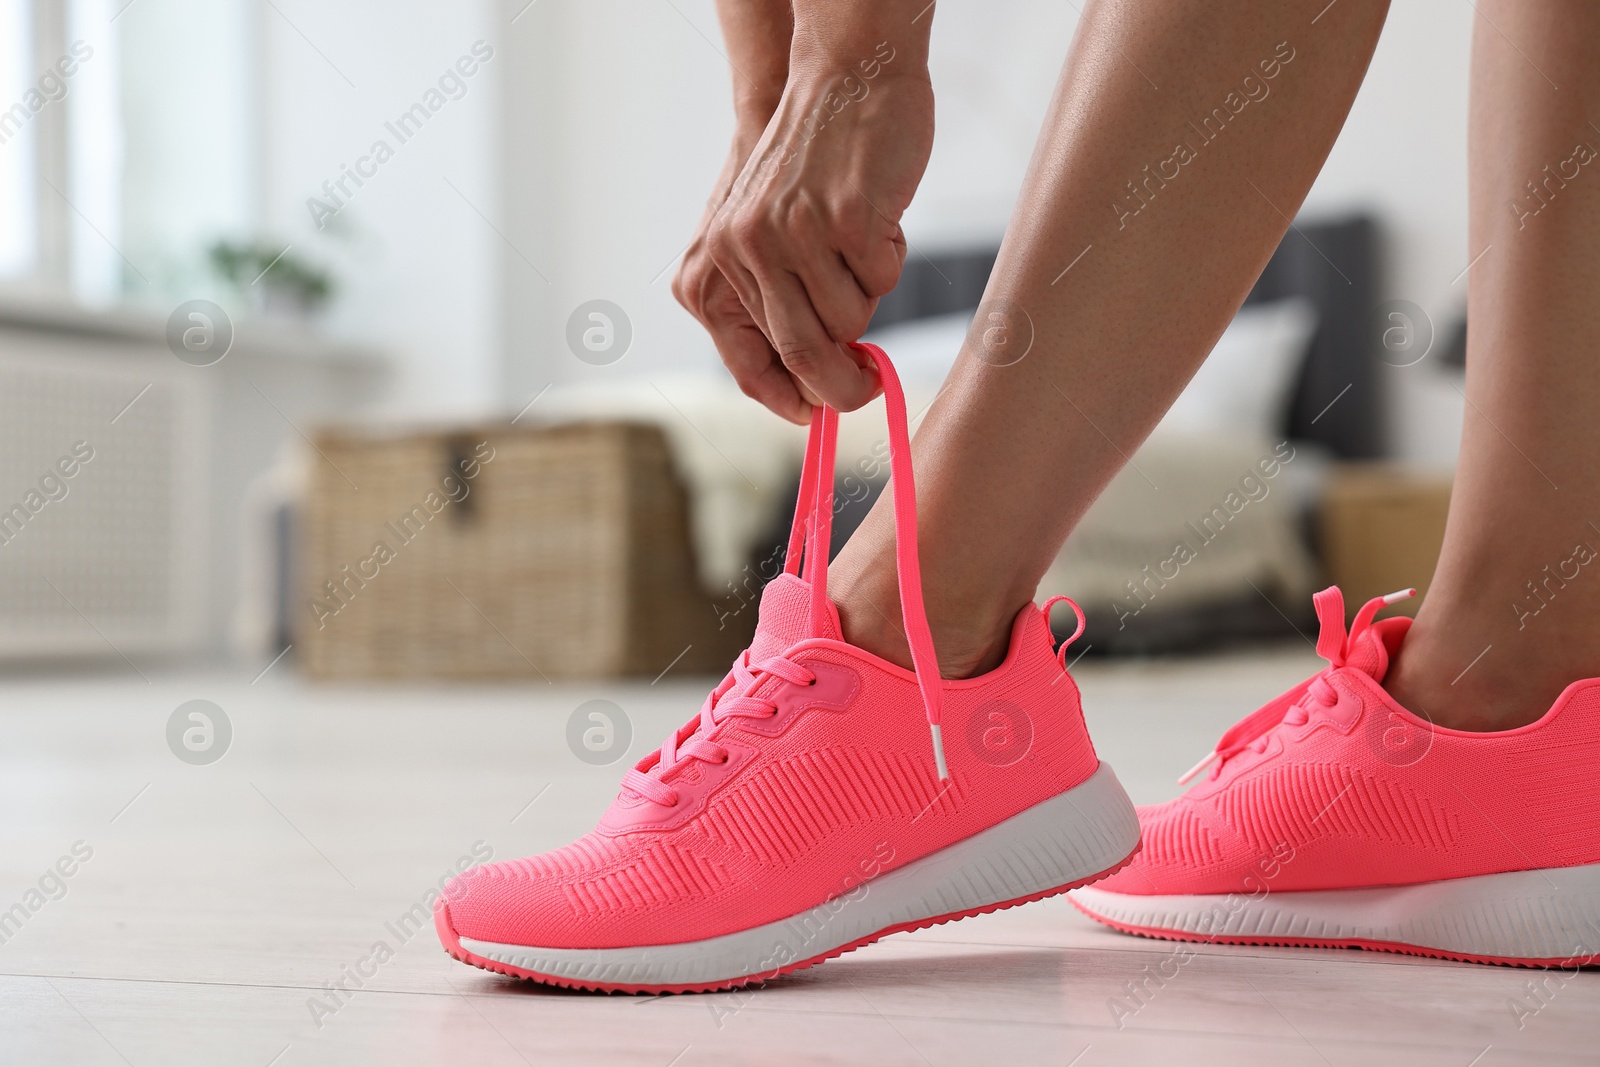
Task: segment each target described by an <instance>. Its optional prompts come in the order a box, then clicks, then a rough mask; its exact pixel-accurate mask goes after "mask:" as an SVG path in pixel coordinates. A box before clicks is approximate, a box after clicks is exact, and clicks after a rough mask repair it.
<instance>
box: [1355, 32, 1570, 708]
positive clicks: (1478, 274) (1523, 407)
mask: <svg viewBox="0 0 1600 1067" xmlns="http://www.w3.org/2000/svg"><path fill="white" fill-rule="evenodd" d="M1478 10H1479V12H1480V16H1479V19H1478V23H1477V26H1476V29H1475V30H1474V40H1473V50H1472V119H1471V128H1470V136H1469V149H1470V151H1469V156H1470V160H1469V163H1470V182H1471V196H1472V209H1471V210H1472V217H1471V225H1470V227H1469V231H1470V234H1471V240H1470V244H1469V248H1470V252H1471V254H1472V255H1477V254H1478V253H1479V252H1481V251H1483V250H1484V249H1485V248H1488V252H1487V253H1485V254H1484V256H1483V258H1482V259H1481V260H1480V261H1478V263H1477V265H1476V266H1474V267H1473V268H1472V273H1471V275H1470V283H1469V291H1468V300H1469V307H1470V313H1469V318H1470V321H1471V323H1472V327H1471V333H1470V335H1469V340H1468V346H1467V353H1468V354H1467V367H1468V369H1467V390H1466V394H1467V417H1466V425H1465V428H1464V431H1463V434H1462V444H1461V461H1460V464H1459V466H1458V467H1457V470H1456V479H1455V490H1454V494H1453V496H1452V498H1451V501H1450V520H1449V523H1448V526H1447V529H1446V533H1445V543H1444V552H1443V554H1442V556H1441V558H1440V560H1439V567H1438V570H1437V571H1436V572H1435V575H1434V581H1433V585H1432V586H1431V587H1430V589H1429V591H1428V597H1427V600H1426V602H1425V603H1424V604H1423V605H1422V607H1421V609H1420V610H1419V611H1418V614H1417V622H1416V627H1415V629H1413V630H1412V632H1411V635H1410V636H1409V637H1408V638H1407V640H1406V645H1405V648H1404V650H1403V654H1402V655H1401V656H1400V658H1399V660H1398V661H1397V662H1396V664H1395V670H1394V673H1393V674H1392V675H1391V676H1390V679H1389V680H1388V681H1387V683H1386V684H1387V687H1388V688H1389V691H1390V693H1391V694H1392V695H1394V696H1395V698H1396V699H1398V700H1399V701H1400V702H1401V703H1402V704H1404V705H1406V706H1408V707H1411V708H1412V709H1413V710H1416V711H1419V712H1425V713H1426V714H1428V715H1429V716H1431V717H1432V718H1433V719H1434V720H1435V721H1436V722H1439V723H1441V724H1444V725H1449V726H1455V727H1458V728H1462V729H1485V730H1493V729H1503V728H1508V727H1512V726H1519V725H1523V724H1526V723H1529V722H1532V721H1533V720H1535V719H1537V718H1538V717H1539V716H1540V715H1542V714H1543V713H1544V712H1545V711H1546V710H1547V709H1548V708H1549V706H1550V704H1551V702H1552V701H1553V700H1554V699H1555V698H1556V697H1557V696H1558V695H1559V694H1560V692H1561V690H1562V689H1563V688H1564V687H1565V686H1566V685H1567V684H1568V683H1569V682H1572V681H1576V680H1577V679H1579V678H1585V677H1593V676H1595V675H1600V561H1596V559H1595V554H1596V551H1597V550H1600V244H1597V242H1596V240H1595V236H1596V234H1597V233H1600V153H1597V152H1596V148H1600V130H1597V129H1596V128H1595V126H1593V125H1592V124H1591V121H1593V120H1600V7H1597V6H1596V5H1594V4H1591V3H1586V2H1584V0H1564V2H1547V3H1540V4H1524V3H1517V2H1516V0H1480V2H1479V4H1478ZM1513 42H1514V43H1513ZM1535 65H1537V66H1535ZM1552 83H1553V84H1552ZM1556 87H1559V88H1556ZM1580 146H1582V147H1581V148H1580ZM1578 157H1586V158H1587V162H1581V163H1580V162H1579V158H1578ZM1546 167H1548V168H1549V169H1548V171H1547V170H1546ZM1529 182H1532V183H1533V184H1534V185H1535V186H1536V187H1537V193H1535V192H1534V191H1531V190H1530V188H1529V186H1528V184H1527V183H1529ZM1535 212H1536V213H1535ZM1585 560H1589V561H1593V562H1588V563H1585V562H1584V561H1585ZM1530 583H1531V585H1530ZM1480 654H1481V658H1479V657H1480ZM1463 671H1464V672H1465V673H1463Z"/></svg>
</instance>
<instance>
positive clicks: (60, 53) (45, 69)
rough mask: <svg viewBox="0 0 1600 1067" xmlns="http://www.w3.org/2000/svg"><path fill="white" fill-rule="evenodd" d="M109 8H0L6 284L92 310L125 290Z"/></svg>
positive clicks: (1, 227)
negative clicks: (67, 297)
mask: <svg viewBox="0 0 1600 1067" xmlns="http://www.w3.org/2000/svg"><path fill="white" fill-rule="evenodd" d="M116 2H117V0H0V281H3V282H4V283H6V284H9V285H12V286H19V285H20V286H26V287H28V288H38V289H48V290H55V291H58V292H61V293H63V294H67V293H70V294H72V295H75V296H77V297H78V298H79V299H81V300H84V301H86V302H90V303H105V302H109V301H112V300H115V299H117V298H118V297H119V296H120V294H121V292H122V290H123V288H124V271H125V269H126V265H125V264H124V262H123V260H122V257H121V254H120V253H119V252H118V251H117V244H118V241H119V234H120V231H121V210H120V207H121V188H122V180H121V175H122V123H121V113H120V108H119V95H118V92H117V73H118V72H117V59H118V55H119V51H120V50H119V48H118V47H117V26H116V19H117V17H118V16H119V15H120V13H121V11H120V9H119V8H116V7H113V3H116ZM121 2H123V3H125V2H126V0H121Z"/></svg>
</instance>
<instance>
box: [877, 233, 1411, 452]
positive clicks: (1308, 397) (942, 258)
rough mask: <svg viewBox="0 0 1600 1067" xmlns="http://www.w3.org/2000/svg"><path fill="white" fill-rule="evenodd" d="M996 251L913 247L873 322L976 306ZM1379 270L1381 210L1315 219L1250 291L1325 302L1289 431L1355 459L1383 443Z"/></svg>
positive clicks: (1251, 299)
mask: <svg viewBox="0 0 1600 1067" xmlns="http://www.w3.org/2000/svg"><path fill="white" fill-rule="evenodd" d="M995 253H996V250H995V249H994V248H987V249H977V250H973V251H967V252H956V253H949V254H941V255H934V256H931V257H924V256H919V255H917V254H916V253H913V254H912V255H911V256H909V257H908V258H907V259H906V265H905V271H904V273H902V274H901V276H900V284H899V285H898V286H896V287H895V290H894V291H893V292H891V293H889V294H888V295H887V296H885V297H884V298H883V300H882V301H881V302H880V303H879V304H878V310H877V314H875V315H874V316H873V319H872V325H873V326H889V325H893V324H894V323H897V322H906V321H909V320H912V319H921V318H928V317H930V316H933V315H943V314H948V313H951V312H956V311H971V310H974V309H976V308H977V306H978V303H979V302H980V300H981V299H982V297H983V288H984V285H985V284H987V282H988V280H989V271H990V270H991V269H993V267H994V261H995ZM1377 272H1378V232H1377V225H1376V223H1375V222H1374V221H1373V220H1372V218H1370V217H1369V216H1366V215H1354V216H1349V217H1346V218H1341V219H1333V220H1328V221H1324V222H1312V223H1305V224H1303V225H1297V226H1296V228H1294V229H1292V230H1290V231H1289V233H1288V235H1287V236H1285V237H1284V239H1283V242H1282V243H1281V244H1280V245H1279V246H1278V249H1277V251H1276V252H1274V253H1273V255H1272V259H1271V261H1270V262H1268V263H1267V266H1266V269H1265V270H1263V271H1262V272H1261V277H1260V278H1259V279H1257V281H1256V284H1255V288H1253V289H1252V290H1251V291H1250V295H1249V296H1248V297H1247V298H1246V299H1245V303H1247V304H1249V303H1255V302H1258V301H1263V300H1281V299H1284V298H1286V297H1291V296H1304V297H1306V298H1308V299H1309V300H1310V301H1311V302H1312V303H1313V304H1315V305H1316V308H1317V333H1316V336H1315V338H1314V339H1313V340H1312V342H1311V348H1310V350H1309V352H1308V353H1307V355H1306V362H1305V366H1304V367H1303V368H1302V369H1301V373H1300V381H1299V383H1298V384H1297V385H1296V387H1295V396H1294V402H1293V403H1292V404H1291V406H1290V412H1289V418H1288V423H1287V425H1285V427H1284V432H1285V434H1287V435H1288V436H1290V437H1293V438H1295V439H1296V440H1305V441H1315V442H1318V443H1320V444H1323V445H1326V446H1327V447H1328V448H1329V449H1331V450H1332V451H1333V453H1334V454H1335V455H1337V456H1340V457H1341V458H1345V459H1368V458H1372V457H1375V456H1378V455H1380V454H1381V453H1382V450H1383V443H1384V442H1383V437H1382V432H1381V428H1382V419H1381V414H1380V411H1379V402H1380V398H1379V395H1378V393H1379V390H1378V384H1379V382H1378V376H1377V360H1376V357H1375V353H1374V337H1375V334H1374V331H1373V329H1372V312H1373V304H1374V299H1373V298H1374V293H1375V291H1376V289H1377V286H1378V278H1377ZM1341 393H1342V394H1343V395H1341ZM1335 400H1337V403H1334V401H1335ZM1330 404H1332V406H1331V407H1330V406H1329V405H1330Z"/></svg>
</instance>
